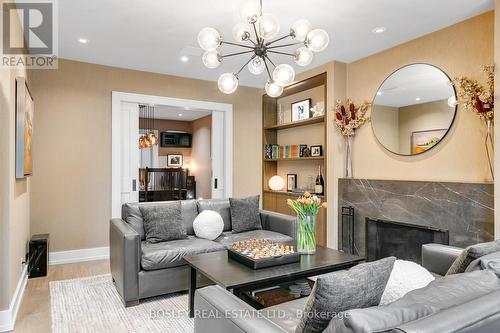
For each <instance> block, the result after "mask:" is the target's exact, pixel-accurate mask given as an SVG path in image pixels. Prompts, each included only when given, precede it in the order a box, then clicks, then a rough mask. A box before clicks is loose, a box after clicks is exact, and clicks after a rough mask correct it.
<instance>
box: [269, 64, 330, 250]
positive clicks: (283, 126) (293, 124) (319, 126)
mask: <svg viewBox="0 0 500 333" xmlns="http://www.w3.org/2000/svg"><path fill="white" fill-rule="evenodd" d="M326 91H327V76H326V73H322V74H319V75H316V76H313V77H311V78H308V79H306V80H303V81H299V82H297V83H295V84H293V85H290V86H288V87H286V88H285V89H284V92H283V94H282V95H281V96H280V97H279V98H272V97H269V96H267V95H264V96H263V97H262V164H263V165H262V188H263V200H262V202H263V208H264V209H266V210H270V211H275V212H278V213H283V214H288V215H294V213H293V212H292V211H291V210H290V208H289V207H288V206H287V203H286V201H287V199H294V198H296V197H298V196H299V195H300V190H301V189H304V190H305V189H310V188H309V186H310V183H311V180H310V179H311V178H312V180H313V181H314V179H315V177H316V174H317V169H318V166H321V169H322V175H323V179H324V181H325V189H324V195H322V196H321V198H322V199H323V200H325V201H327V191H328V188H327V187H326V184H327V170H326V156H327V142H326V110H327V99H326V96H327V93H326ZM309 98H310V99H311V106H314V105H318V106H319V107H322V108H323V110H324V115H320V116H316V117H310V118H308V119H303V120H297V121H292V119H291V104H292V103H294V102H298V101H301V100H305V99H309ZM278 105H281V106H280V113H281V114H282V115H283V114H284V117H281V119H280V120H281V121H280V120H279V117H278ZM266 145H276V146H297V145H299V146H300V145H307V146H308V147H310V146H318V145H321V146H322V156H306V157H302V156H296V155H297V154H296V147H294V150H295V154H294V155H293V156H292V155H287V156H283V155H284V154H279V156H276V155H274V156H273V157H274V158H269V157H270V156H269V155H267V156H266ZM299 149H300V148H299ZM266 157H267V158H266ZM287 174H296V175H297V185H298V186H297V187H298V188H299V190H298V191H297V192H288V191H286V181H287V178H286V176H287ZM275 175H279V176H281V177H282V178H283V179H284V180H285V189H284V190H282V191H273V190H271V189H270V188H269V184H268V183H269V179H271V177H273V176H275ZM326 234H327V232H326V212H325V211H324V210H322V211H321V212H320V214H319V215H318V218H317V220H316V238H317V242H318V245H323V246H326Z"/></svg>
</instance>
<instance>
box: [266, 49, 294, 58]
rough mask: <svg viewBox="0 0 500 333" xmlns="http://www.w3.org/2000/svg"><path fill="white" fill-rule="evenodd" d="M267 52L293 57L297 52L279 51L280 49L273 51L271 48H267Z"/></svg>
mask: <svg viewBox="0 0 500 333" xmlns="http://www.w3.org/2000/svg"><path fill="white" fill-rule="evenodd" d="M267 52H269V53H276V54H282V55H287V56H291V57H295V54H293V53H286V52H279V51H271V50H267Z"/></svg>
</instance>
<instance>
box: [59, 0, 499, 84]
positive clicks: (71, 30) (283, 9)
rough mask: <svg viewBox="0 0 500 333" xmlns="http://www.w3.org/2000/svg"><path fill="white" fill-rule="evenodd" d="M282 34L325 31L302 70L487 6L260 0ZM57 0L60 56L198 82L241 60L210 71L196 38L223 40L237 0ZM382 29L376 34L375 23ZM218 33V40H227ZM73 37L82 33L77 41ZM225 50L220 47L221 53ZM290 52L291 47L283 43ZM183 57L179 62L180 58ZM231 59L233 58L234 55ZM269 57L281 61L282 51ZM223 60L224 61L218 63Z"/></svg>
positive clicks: (484, 2) (467, 0) (457, 0)
mask: <svg viewBox="0 0 500 333" xmlns="http://www.w3.org/2000/svg"><path fill="white" fill-rule="evenodd" d="M263 1H264V12H267V13H274V14H276V15H277V16H278V18H279V20H280V24H281V27H282V28H281V31H282V32H285V33H286V32H287V31H288V30H289V27H290V25H291V24H292V23H293V22H294V21H295V20H297V19H300V18H305V19H308V20H309V21H310V22H311V23H312V24H313V26H314V27H320V28H323V29H325V30H326V31H327V32H328V33H329V35H330V46H329V47H328V48H327V49H326V50H325V51H323V52H322V53H319V54H316V55H315V59H314V61H313V63H312V64H311V65H310V66H308V67H306V68H298V67H297V66H294V67H295V69H296V70H297V72H300V71H304V70H307V69H308V68H312V67H315V66H318V65H320V64H323V63H326V62H329V61H331V60H339V61H343V62H352V61H354V60H357V59H360V58H363V57H366V56H368V55H370V54H374V53H377V52H379V51H382V50H384V49H387V48H390V47H392V46H395V45H398V44H401V43H403V42H406V41H409V40H412V39H414V38H416V37H419V36H422V35H425V34H428V33H430V32H433V31H436V30H439V29H442V28H444V27H447V26H449V25H452V24H454V23H457V22H460V21H463V20H465V19H467V18H469V17H472V16H475V15H478V14H480V13H482V12H485V11H487V10H490V9H493V8H494V4H493V1H492V0H404V1H402V0H349V1H346V0H301V1H298V0H263ZM58 4H59V45H60V57H61V58H65V59H72V60H78V61H84V62H90V63H96V64H103V65H110V66H116V67H124V68H131V69H137V70H144V71H149V72H156V73H164V74H171V75H177V76H183V77H191V78H197V79H205V80H213V81H215V80H217V78H218V76H219V75H220V74H221V73H223V72H232V71H235V70H237V69H239V67H241V65H242V64H243V63H244V62H245V61H246V57H245V56H241V57H235V58H228V59H225V62H224V64H223V65H222V66H220V67H219V68H218V69H215V70H210V69H206V68H204V66H203V65H202V62H201V59H200V54H201V50H200V49H199V48H198V46H197V42H196V37H197V34H198V32H199V30H200V29H201V28H203V27H205V26H212V27H214V28H216V29H218V30H219V31H220V32H221V33H222V34H223V35H224V36H227V37H229V38H228V39H231V31H232V27H233V26H234V24H235V23H237V22H238V21H239V18H238V15H239V14H238V13H239V10H238V4H239V1H237V0H231V1H229V0H226V1H223V0H184V1H167V0H149V1H137V0H70V1H69V0H64V1H58ZM379 26H384V27H386V28H387V31H386V32H385V33H383V34H379V35H376V34H374V33H372V30H373V29H374V28H375V27H379ZM227 37H226V38H227ZM78 38H87V39H88V40H89V43H88V44H81V43H79V42H78ZM231 50H232V49H231V48H227V47H225V49H224V51H225V53H228V52H230V51H231ZM291 50H293V48H292V49H291ZM183 55H187V56H189V57H190V60H189V61H188V62H187V63H183V62H181V61H180V57H181V56H183ZM236 58H237V59H236ZM274 59H275V62H288V61H290V59H289V58H288V57H286V56H277V57H274ZM226 60H227V61H226ZM265 81H266V77H265V76H264V74H262V75H260V76H254V75H251V74H250V73H248V72H247V71H244V72H243V73H242V74H241V75H240V84H241V85H247V86H255V87H262V86H263V84H264V83H265Z"/></svg>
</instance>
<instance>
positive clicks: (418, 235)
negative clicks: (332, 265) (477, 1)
mask: <svg viewBox="0 0 500 333" xmlns="http://www.w3.org/2000/svg"><path fill="white" fill-rule="evenodd" d="M428 243H439V244H445V245H449V232H448V230H441V229H437V228H433V227H430V226H421V225H415V224H409V223H401V222H394V221H384V220H377V219H371V218H369V217H367V218H366V260H367V261H374V260H378V259H382V258H385V257H390V256H395V257H396V258H398V259H402V260H410V261H413V262H416V263H418V264H421V263H422V245H423V244H428Z"/></svg>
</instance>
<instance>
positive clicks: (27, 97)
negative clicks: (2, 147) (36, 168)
mask: <svg viewBox="0 0 500 333" xmlns="http://www.w3.org/2000/svg"><path fill="white" fill-rule="evenodd" d="M34 111H35V105H34V101H33V97H31V93H30V91H29V89H28V85H27V83H26V79H25V78H23V77H17V78H16V178H24V177H26V176H30V175H32V174H33V115H34Z"/></svg>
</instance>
